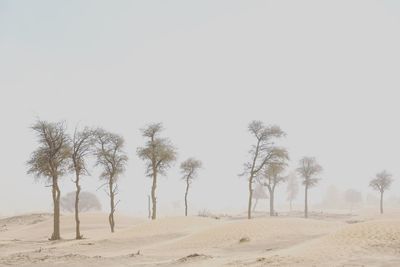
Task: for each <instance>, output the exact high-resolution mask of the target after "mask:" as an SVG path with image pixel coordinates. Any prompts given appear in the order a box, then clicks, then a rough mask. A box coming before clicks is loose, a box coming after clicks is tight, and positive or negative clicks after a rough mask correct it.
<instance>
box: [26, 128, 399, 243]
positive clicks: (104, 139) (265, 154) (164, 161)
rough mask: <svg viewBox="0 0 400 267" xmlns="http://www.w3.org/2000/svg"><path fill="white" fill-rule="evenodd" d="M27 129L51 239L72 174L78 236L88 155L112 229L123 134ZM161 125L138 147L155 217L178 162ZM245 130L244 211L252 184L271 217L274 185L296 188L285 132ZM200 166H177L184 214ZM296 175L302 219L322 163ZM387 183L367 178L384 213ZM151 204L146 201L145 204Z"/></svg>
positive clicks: (309, 163) (383, 177) (308, 163)
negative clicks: (45, 195)
mask: <svg viewBox="0 0 400 267" xmlns="http://www.w3.org/2000/svg"><path fill="white" fill-rule="evenodd" d="M31 129H32V130H33V132H34V133H35V134H36V137H37V141H38V147H37V148H36V150H34V151H33V152H32V154H31V157H30V159H29V160H28V162H27V165H28V173H29V174H33V175H34V176H35V178H37V179H44V180H45V182H46V183H47V184H48V186H49V187H51V192H52V200H53V233H52V235H51V238H50V240H59V239H60V238H61V235H60V196H61V190H60V187H59V179H60V177H62V176H65V175H70V174H73V176H74V179H73V183H74V184H75V188H76V191H75V203H74V204H75V205H74V215H75V228H76V236H75V238H76V239H81V238H82V237H83V236H82V234H81V232H80V219H79V211H80V208H79V199H80V193H81V185H80V182H81V178H82V177H83V176H89V175H90V172H89V169H90V168H89V166H88V160H89V158H93V159H95V164H94V167H96V168H99V169H100V170H101V173H100V177H99V178H100V180H101V181H102V182H103V183H102V184H101V186H100V187H106V190H105V191H106V193H107V195H108V197H109V201H110V202H109V205H110V206H109V209H110V210H109V216H108V221H109V226H110V230H111V232H114V229H115V219H114V213H115V210H116V207H117V205H118V203H119V202H120V200H118V199H117V195H118V178H119V177H120V176H121V174H123V173H124V171H125V167H126V164H127V162H128V156H127V154H126V152H125V150H124V149H125V147H124V145H125V142H124V138H123V137H122V136H120V135H118V134H115V133H111V132H109V131H106V130H105V129H103V128H95V129H92V128H89V127H84V128H82V129H79V128H78V127H76V128H75V129H74V131H73V133H72V134H70V133H69V131H68V128H67V125H66V123H65V122H64V121H61V122H47V121H42V120H38V121H36V122H35V123H34V124H33V125H32V127H31ZM163 129H164V128H163V125H162V123H152V124H149V125H147V126H145V127H144V128H142V129H141V130H140V132H141V134H142V137H143V138H144V139H145V144H144V145H143V146H142V147H138V148H137V151H136V153H137V156H138V157H139V158H140V159H142V160H143V161H144V162H145V166H146V169H145V174H146V176H148V177H149V178H150V179H151V180H152V185H151V192H150V195H151V211H150V214H149V215H150V217H151V219H153V220H155V219H156V218H157V193H156V191H157V181H158V178H159V176H160V175H166V174H167V171H168V169H169V168H170V167H171V165H172V164H173V163H174V162H176V160H177V149H176V147H175V146H174V145H173V143H172V142H171V140H170V139H169V138H166V137H163V136H162V131H163ZM248 131H249V133H250V135H251V136H252V137H253V139H254V144H253V145H252V146H251V149H250V150H249V161H247V162H246V163H245V164H244V171H243V173H242V174H241V176H245V177H246V178H247V180H248V193H249V197H248V209H247V217H248V219H251V218H252V201H253V199H254V195H253V194H254V192H255V190H254V184H255V183H257V184H258V185H259V186H264V187H266V188H267V189H268V193H269V199H270V201H269V202H270V210H269V213H270V216H275V215H276V212H275V209H274V197H275V195H274V194H275V189H276V187H277V186H278V185H279V184H281V183H283V182H286V181H287V182H288V186H287V193H288V201H289V202H290V206H292V204H291V203H292V201H293V200H294V199H295V197H296V195H297V192H298V185H297V182H296V179H297V178H296V177H295V176H294V175H289V176H288V175H285V174H284V173H285V171H286V169H287V167H288V162H289V153H288V151H287V149H286V148H284V147H281V146H279V145H277V144H276V142H277V141H279V140H280V139H282V138H283V137H285V136H286V133H285V132H284V131H283V130H281V128H280V127H279V126H277V125H265V124H264V123H263V122H261V121H252V122H250V123H249V125H248ZM202 166H203V164H202V162H201V161H200V160H198V159H195V158H193V157H191V158H188V159H187V160H185V161H183V162H182V163H181V164H180V170H181V174H182V180H183V181H184V183H185V195H184V201H185V216H187V214H188V193H189V188H190V185H191V183H192V181H193V180H194V179H195V178H196V177H197V175H198V171H199V170H200V169H201V168H202ZM296 173H297V174H298V176H299V178H300V179H301V183H302V185H303V186H304V196H305V197H304V217H305V218H307V217H308V190H309V189H310V188H312V187H314V186H316V185H317V184H318V182H319V180H320V177H319V176H320V174H321V173H322V167H321V165H320V164H319V163H318V162H317V160H316V159H315V158H314V157H303V158H302V159H301V160H300V161H299V163H298V168H297V169H296ZM391 183H392V176H391V175H390V174H389V173H387V172H386V171H384V172H382V173H379V174H378V175H377V177H376V178H375V179H373V180H372V181H371V182H370V186H371V187H372V188H373V189H376V190H378V191H379V192H380V195H381V205H380V210H381V213H383V193H384V191H385V190H387V189H388V188H389V187H390V185H391ZM149 205H150V204H149Z"/></svg>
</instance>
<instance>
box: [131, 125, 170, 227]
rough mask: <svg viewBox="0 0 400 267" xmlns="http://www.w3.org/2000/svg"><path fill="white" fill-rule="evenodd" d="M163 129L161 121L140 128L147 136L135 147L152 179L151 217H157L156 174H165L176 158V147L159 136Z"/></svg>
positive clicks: (144, 135) (147, 173)
mask: <svg viewBox="0 0 400 267" xmlns="http://www.w3.org/2000/svg"><path fill="white" fill-rule="evenodd" d="M162 130H163V127H162V124H161V123H153V124H150V125H148V126H147V127H145V128H144V129H142V130H141V132H142V135H143V137H145V138H147V139H148V140H147V142H146V144H145V146H144V147H139V148H138V149H137V154H138V156H139V158H140V159H142V160H144V161H145V162H146V175H147V176H148V177H151V178H152V179H153V184H152V187H151V200H152V214H151V218H152V219H153V220H155V219H156V218H157V197H156V188H157V178H158V174H161V175H165V173H166V170H167V169H168V168H169V167H170V166H171V163H172V162H174V161H175V160H176V149H175V147H174V146H173V145H172V144H171V141H170V140H169V139H167V138H161V137H159V134H160V133H161V131H162Z"/></svg>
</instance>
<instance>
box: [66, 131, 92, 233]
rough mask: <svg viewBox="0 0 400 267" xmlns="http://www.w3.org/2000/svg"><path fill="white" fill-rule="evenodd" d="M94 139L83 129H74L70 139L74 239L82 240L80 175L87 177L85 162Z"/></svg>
mask: <svg viewBox="0 0 400 267" xmlns="http://www.w3.org/2000/svg"><path fill="white" fill-rule="evenodd" d="M94 141H95V139H94V138H93V131H92V130H90V129H88V128H84V129H83V130H82V131H78V129H77V128H75V132H74V135H73V137H72V154H71V159H72V166H71V167H72V170H73V171H74V173H75V180H74V183H75V187H76V193H75V238H76V239H82V237H83V236H82V235H81V232H80V220H79V193H80V192H81V185H80V178H81V176H82V175H89V171H88V170H87V166H86V161H87V157H88V156H89V155H90V153H91V152H92V150H93V145H94Z"/></svg>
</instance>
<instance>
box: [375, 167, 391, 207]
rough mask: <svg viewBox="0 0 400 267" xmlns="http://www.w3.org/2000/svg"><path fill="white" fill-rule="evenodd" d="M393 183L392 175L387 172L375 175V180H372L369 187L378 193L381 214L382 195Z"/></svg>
mask: <svg viewBox="0 0 400 267" xmlns="http://www.w3.org/2000/svg"><path fill="white" fill-rule="evenodd" d="M392 182H393V179H392V175H391V174H390V173H388V172H387V171H382V172H380V173H377V174H376V178H374V179H372V180H371V181H370V183H369V186H370V187H372V189H374V190H376V191H379V193H380V211H381V214H382V213H383V193H384V192H385V191H386V190H388V189H389V188H390V186H391V184H392Z"/></svg>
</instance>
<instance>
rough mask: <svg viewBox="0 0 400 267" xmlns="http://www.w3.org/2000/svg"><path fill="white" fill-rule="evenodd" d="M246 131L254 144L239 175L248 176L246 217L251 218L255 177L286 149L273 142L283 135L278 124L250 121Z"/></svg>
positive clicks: (284, 152) (285, 152)
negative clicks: (253, 140) (248, 159)
mask: <svg viewBox="0 0 400 267" xmlns="http://www.w3.org/2000/svg"><path fill="white" fill-rule="evenodd" d="M248 131H249V132H250V134H251V135H252V137H254V139H255V144H254V145H252V147H251V149H250V151H249V154H250V161H248V162H246V163H245V164H244V172H243V173H242V174H241V175H242V176H246V177H248V188H249V201H248V208H247V218H248V219H251V211H252V209H251V208H252V200H253V184H254V181H255V178H256V177H257V176H258V175H259V174H260V172H261V171H262V169H263V168H264V167H265V166H266V165H267V164H268V163H271V162H274V161H275V160H276V159H279V158H282V157H284V155H286V154H287V151H286V149H283V148H280V147H277V146H276V145H275V144H274V143H273V141H274V140H275V139H279V138H281V137H283V136H284V135H285V133H284V132H283V131H282V130H281V129H280V128H279V127H278V126H275V125H274V126H265V125H264V123H263V122H261V121H252V122H251V123H250V124H249V126H248Z"/></svg>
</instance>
